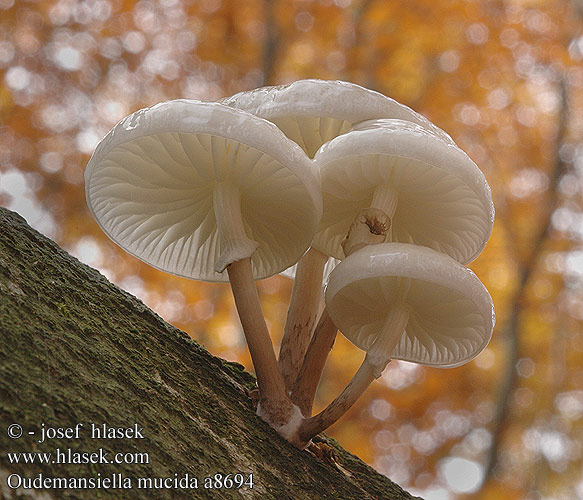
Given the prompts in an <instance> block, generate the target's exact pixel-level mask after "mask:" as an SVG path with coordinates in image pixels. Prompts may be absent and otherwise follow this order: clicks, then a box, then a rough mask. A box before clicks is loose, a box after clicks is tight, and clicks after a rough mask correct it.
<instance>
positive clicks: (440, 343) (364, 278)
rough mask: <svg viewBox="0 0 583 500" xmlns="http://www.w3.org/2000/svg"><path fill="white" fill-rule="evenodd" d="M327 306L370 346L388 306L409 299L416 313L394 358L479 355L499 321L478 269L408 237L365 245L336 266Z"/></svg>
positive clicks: (461, 359) (440, 362)
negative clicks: (405, 242) (477, 274)
mask: <svg viewBox="0 0 583 500" xmlns="http://www.w3.org/2000/svg"><path fill="white" fill-rule="evenodd" d="M325 298H326V307H327V309H328V313H329V314H330V317H331V318H332V321H333V322H334V324H335V325H336V326H337V327H338V329H339V330H340V331H341V332H342V333H343V335H344V336H345V337H346V338H348V339H349V340H350V341H351V342H352V343H354V344H355V345H356V346H357V347H359V348H360V349H362V350H364V351H368V349H369V348H370V347H371V346H372V345H373V342H374V341H375V339H376V337H377V335H378V334H379V332H381V331H382V328H383V325H384V322H385V319H386V317H387V311H388V310H389V309H390V308H391V307H394V306H395V304H397V303H398V302H399V301H401V300H403V301H404V303H405V307H407V309H408V311H409V319H408V322H407V325H406V328H405V333H403V334H402V336H401V338H400V340H399V341H398V343H397V345H396V347H395V349H394V351H393V354H392V356H391V357H392V358H395V359H402V360H405V361H412V362H416V363H421V364H425V365H436V366H441V367H453V366H458V365H462V364H464V363H466V362H468V361H470V360H471V359H473V358H474V357H475V356H477V355H478V354H479V353H480V352H481V351H482V350H483V349H484V348H485V347H486V345H487V344H488V342H489V341H490V337H491V335H492V330H493V328H494V322H495V318H494V307H493V304H492V299H491V298H490V295H489V294H488V291H487V290H486V288H485V287H484V285H483V284H482V283H481V282H480V280H479V279H478V278H477V277H476V275H475V274H474V273H473V272H472V271H471V270H470V269H467V268H466V267H464V266H462V265H461V264H459V263H458V262H456V261H455V260H453V259H452V258H451V257H448V256H447V255H444V254H441V253H439V252H436V251H435V250H432V249H430V248H426V247H421V246H417V245H410V244H404V243H381V244H379V245H371V246H368V247H364V248H362V249H360V250H358V251H357V252H355V253H354V254H352V255H350V256H349V257H347V258H346V259H344V260H343V261H342V262H341V263H340V264H338V266H337V267H336V268H335V269H334V271H333V272H332V273H331V275H330V278H329V280H328V284H327V287H326V293H325Z"/></svg>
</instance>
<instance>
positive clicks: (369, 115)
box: [220, 79, 453, 158]
mask: <svg viewBox="0 0 583 500" xmlns="http://www.w3.org/2000/svg"><path fill="white" fill-rule="evenodd" d="M220 102H222V103H223V104H226V105H228V106H232V107H235V108H239V109H244V110H245V111H249V112H251V113H253V114H255V115H257V116H260V117H262V118H265V119H266V120H269V121H271V122H273V123H275V124H276V125H277V126H278V127H279V128H280V129H281V130H282V131H283V132H284V133H285V135H286V136H287V137H289V138H290V139H292V140H293V141H295V142H296V143H297V144H299V145H300V146H301V147H302V148H303V150H304V151H305V152H306V153H307V154H308V156H309V157H310V158H312V157H313V156H314V154H315V153H316V151H317V150H318V148H319V147H320V146H321V145H322V144H324V143H325V142H327V141H329V140H331V139H333V138H334V137H336V136H338V135H340V134H343V133H345V132H348V131H349V130H350V129H351V128H352V126H353V125H354V124H355V123H358V122H361V121H363V120H371V119H376V118H398V119H401V120H406V121H411V122H414V123H417V124H418V125H420V126H422V127H424V128H427V129H429V130H433V131H434V132H435V133H436V134H440V135H442V136H443V139H444V140H449V141H450V142H452V143H453V141H452V140H451V138H450V137H449V136H448V135H447V134H446V133H445V132H444V131H443V130H440V129H439V128H438V127H436V126H435V125H433V124H432V123H431V122H430V121H429V120H427V119H426V118H425V117H424V116H422V115H420V114H419V113H417V112H415V111H413V110H412V109H411V108H408V107H407V106H404V105H403V104H400V103H398V102H397V101H395V100H394V99H391V98H390V97H386V96H384V95H382V94H380V93H378V92H375V91H374V90H369V89H366V88H364V87H361V86H360V85H356V84H354V83H349V82H342V81H328V80H313V79H312V80H298V81H296V82H294V83H291V84H289V85H280V86H275V87H262V88H259V89H255V90H251V91H245V92H240V93H238V94H235V95H234V96H232V97H227V98H224V99H222V100H221V101H220Z"/></svg>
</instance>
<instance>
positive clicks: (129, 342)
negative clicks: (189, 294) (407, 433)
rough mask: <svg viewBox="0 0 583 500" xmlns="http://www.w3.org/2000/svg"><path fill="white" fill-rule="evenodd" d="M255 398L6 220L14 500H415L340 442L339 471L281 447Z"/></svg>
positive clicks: (6, 491)
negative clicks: (260, 414)
mask: <svg viewBox="0 0 583 500" xmlns="http://www.w3.org/2000/svg"><path fill="white" fill-rule="evenodd" d="M254 387H255V379H254V378H253V376H252V375H250V374H248V373H246V372H245V371H244V370H243V367H242V366H240V365H238V364H236V363H230V362H226V361H224V360H221V359H219V358H216V357H214V356H212V355H210V354H209V353H208V352H207V351H206V350H204V349H203V348H202V347H201V346H200V345H198V344H197V343H196V342H195V341H193V340H191V339H190V338H189V337H188V336H187V335H186V334H185V333H184V332H181V331H179V330H178V329H176V328H174V327H173V326H171V325H169V324H168V323H166V322H164V321H163V320H162V319H161V318H160V317H159V316H157V315H156V314H155V313H153V312H152V311H151V310H150V309H148V308H147V307H146V306H145V305H144V304H143V303H142V302H140V301H139V300H138V299H136V298H135V297H133V296H131V295H130V294H128V293H127V292H125V291H123V290H120V289H119V288H117V287H116V286H115V285H112V284H111V283H109V282H108V281H107V280H106V279H105V278H104V277H103V276H102V275H101V274H99V272H97V271H96V270H94V269H92V268H90V267H88V266H86V265H84V264H82V263H80V262H79V261H77V260H76V259H75V258H73V257H71V256H70V255H68V254H67V253H66V252H64V251H63V250H61V249H60V248H59V247H58V246H57V245H56V244H55V243H54V242H53V241H51V240H49V239H48V238H46V237H45V236H43V235H41V234H39V233H37V232H36V231H34V230H33V229H31V228H30V227H29V226H28V225H27V224H26V222H25V221H24V220H23V219H22V218H21V217H20V216H18V215H17V214H15V213H13V212H10V211H8V210H6V209H3V208H1V207H0V417H1V418H0V492H1V496H2V498H6V499H13V498H17V497H18V498H37V499H40V498H42V499H93V498H115V499H124V500H125V499H133V498H135V499H144V498H147V499H158V498H161V499H162V498H164V499H165V498H168V499H207V498H208V499H211V498H212V499H217V498H218V499H223V498H258V499H262V500H267V499H277V500H284V499H294V500H301V499H310V500H314V499H332V498H334V499H343V500H349V499H358V500H364V499H411V498H413V497H412V496H411V495H409V494H408V493H406V492H405V491H403V490H402V489H401V488H400V487H399V486H397V485H395V484H394V483H392V482H391V481H390V480H389V479H387V478H386V477H384V476H382V475H380V474H378V473H376V472H375V471H374V470H373V469H372V468H370V467H368V466H367V465H366V464H364V463H363V462H362V461H361V460H359V459H358V458H356V457H355V456H353V455H351V454H350V453H348V452H346V451H344V450H343V449H342V448H340V447H339V446H338V445H337V443H336V442H334V441H333V440H332V439H329V438H326V437H322V438H321V441H323V442H324V443H326V444H327V445H329V446H330V447H331V449H333V454H334V458H333V459H328V460H326V459H319V458H316V457H315V456H314V455H313V454H311V453H310V452H308V451H300V450H298V449H296V448H294V447H293V446H292V445H290V444H289V443H287V442H286V441H284V440H283V439H281V438H280V437H279V436H278V435H277V434H276V433H275V432H274V431H272V430H271V428H270V427H269V426H267V425H266V424H265V423H264V422H263V421H262V420H260V419H259V418H258V417H257V416H256V415H255V412H254V410H253V405H252V402H251V400H250V398H249V395H248V394H249V391H250V390H251V389H253V388H254ZM13 424H17V425H19V426H20V427H17V426H15V425H13ZM104 424H105V426H106V428H105V429H104V427H103V426H104ZM97 431H99V433H100V434H101V436H102V437H103V433H104V432H105V435H106V436H105V439H103V438H102V439H99V438H98V436H97V434H96V432H97ZM20 432H22V436H21V437H20V438H17V437H16V436H17V435H18V434H19V433H20ZM111 432H113V433H114V434H115V435H114V436H112V435H111V434H109V433H111ZM92 433H93V435H92ZM11 436H12V437H11ZM43 437H44V438H45V439H44V442H40V441H43ZM18 452H39V453H51V454H52V455H51V456H50V457H49V456H48V455H42V454H36V455H34V463H23V461H24V460H25V455H17V454H15V453H18ZM116 454H121V455H116ZM32 457H33V455H27V456H26V458H28V459H29V460H30V459H31V458H32ZM16 458H18V459H19V463H14V462H15V459H16ZM41 459H48V462H47V463H39V461H40V460H41ZM106 461H107V462H109V463H106ZM114 461H122V462H128V461H129V462H133V463H114ZM146 462H147V463H146ZM235 474H240V475H237V476H235ZM251 477H252V488H251V486H250V485H251V481H250V478H251ZM31 479H32V480H34V481H33V483H32V486H38V485H39V483H41V482H42V483H43V484H42V486H43V488H42V489H41V490H39V489H26V487H27V486H29V483H30V481H31ZM186 483H188V484H186ZM240 483H245V484H240ZM19 485H20V487H21V489H19V490H16V489H15V487H17V486H19ZM239 485H240V487H237V486H239ZM23 487H24V489H23Z"/></svg>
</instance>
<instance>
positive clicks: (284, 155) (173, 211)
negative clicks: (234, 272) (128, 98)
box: [85, 100, 322, 281]
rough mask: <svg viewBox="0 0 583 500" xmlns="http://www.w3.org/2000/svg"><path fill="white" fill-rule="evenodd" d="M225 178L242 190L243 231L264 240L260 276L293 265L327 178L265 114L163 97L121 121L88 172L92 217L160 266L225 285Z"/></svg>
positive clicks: (257, 263)
mask: <svg viewBox="0 0 583 500" xmlns="http://www.w3.org/2000/svg"><path fill="white" fill-rule="evenodd" d="M219 182H229V183H232V184H234V185H235V186H238V188H239V191H240V197H241V215H242V219H243V222H244V226H245V228H244V229H245V232H246V234H247V236H248V237H249V238H251V239H252V240H254V241H256V242H257V243H258V244H259V246H258V248H257V250H256V251H255V252H254V253H253V255H252V256H251V264H252V269H253V273H254V277H255V278H256V279H259V278H264V277H267V276H270V275H272V274H275V273H278V272H280V271H282V270H283V269H286V268H287V267H289V266H291V265H292V264H294V263H295V262H296V261H297V260H298V259H299V257H300V256H301V255H302V254H303V253H304V252H305V250H306V249H307V248H308V246H309V245H310V242H311V239H312V237H313V234H314V230H315V227H316V225H317V223H318V220H319V218H320V215H321V203H322V202H321V195H320V183H319V178H318V175H317V172H316V171H315V169H314V167H313V166H312V165H311V161H310V160H309V159H308V158H307V157H306V155H305V154H304V152H303V151H302V150H301V149H300V148H299V147H298V146H297V145H296V144H294V143H293V142H292V141H290V140H289V139H287V138H286V137H285V136H284V135H283V134H282V133H281V131H280V130H279V129H278V128H277V127H276V126H275V125H273V124H272V123H270V122H268V121H266V120H263V119H261V118H258V117H256V116H254V115H251V114H250V113H246V112H244V111H241V110H238V109H233V108H230V107H227V106H223V105H221V104H217V103H208V102H200V101H190V100H176V101H169V102H164V103H160V104H157V105H156V106H153V107H151V108H146V109H142V110H139V111H136V112H135V113H133V114H131V115H130V116H128V117H127V118H125V119H123V120H122V121H120V122H119V123H118V124H117V125H116V126H115V127H114V128H113V129H112V130H111V131H110V132H109V133H108V134H107V136H106V137H105V138H104V139H103V140H102V141H101V142H100V143H99V145H98V146H97V148H96V150H95V152H94V153H93V156H92V157H91V159H90V161H89V164H88V166H87V169H86V170H85V191H86V198H87V203H88V205H89V208H90V210H91V213H92V214H93V216H94V217H95V219H96V220H97V222H98V223H99V225H100V227H101V228H102V229H103V231H104V232H105V233H106V234H107V235H108V236H109V237H110V238H111V239H112V240H113V241H114V242H116V243H117V244H118V245H119V246H121V247H122V248H123V249H124V250H126V251H127V252H129V253H130V254H132V255H134V256H136V257H137V258H139V259H141V260H143V261H144V262H146V263H148V264H150V265H151V266H153V267H155V268H158V269H161V270H163V271H166V272H169V273H172V274H176V275H179V276H184V277H187V278H193V279H199V280H206V281H228V276H227V273H226V272H223V273H218V272H215V270H214V266H215V262H216V261H217V259H218V257H219V250H220V248H219V241H218V239H219V238H218V233H217V225H216V219H215V213H214V208H213V189H214V186H215V185H216V184H217V183H219Z"/></svg>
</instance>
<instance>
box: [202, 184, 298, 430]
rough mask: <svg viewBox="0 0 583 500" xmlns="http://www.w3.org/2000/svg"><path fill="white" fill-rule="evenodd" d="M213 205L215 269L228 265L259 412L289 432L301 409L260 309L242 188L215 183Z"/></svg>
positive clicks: (276, 427)
mask: <svg viewBox="0 0 583 500" xmlns="http://www.w3.org/2000/svg"><path fill="white" fill-rule="evenodd" d="M213 207H214V212H215V218H216V221H217V226H218V233H219V245H220V257H219V259H218V260H217V264H216V268H215V269H216V270H217V272H222V271H223V270H224V269H225V268H226V269H227V273H228V275H229V281H230V283H231V289H232V291H233V297H234V299H235V305H236V307H237V312H238V313H239V318H240V320H241V325H242V326H243V333H244V334H245V339H246V341H247V346H248V347H249V352H250V353H251V359H252V360H253V366H254V367H255V374H256V375H257V385H258V386H259V392H260V406H259V407H258V414H259V415H260V416H261V417H262V418H263V419H264V420H266V421H267V422H268V423H269V424H270V425H271V426H272V427H274V428H275V429H276V430H277V431H278V432H280V434H286V433H287V428H286V425H287V424H288V423H289V422H290V421H291V420H297V418H296V419H294V418H293V417H294V416H295V415H296V414H297V413H299V410H298V409H297V408H296V407H294V405H293V404H292V402H291V400H290V399H289V396H288V395H287V392H286V390H285V385H284V383H283V378H282V377H281V373H280V372H279V368H278V366H277V360H276V358H275V352H274V350H273V345H272V343H271V338H270V336H269V332H268V330H267V325H266V324H265V318H264V316H263V312H262V310H261V303H260V302H259V296H258V294H257V288H256V287H255V282H254V280H253V273H252V270H251V255H252V254H253V252H254V251H255V250H256V248H257V243H256V242H255V241H253V240H251V239H250V238H249V237H248V236H247V234H246V233H245V229H244V227H243V220H242V217H241V197H240V192H239V188H238V187H237V186H235V185H233V184H231V183H227V182H221V183H218V184H216V186H215V189H214V192H213ZM284 437H286V439H287V438H288V436H284Z"/></svg>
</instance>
